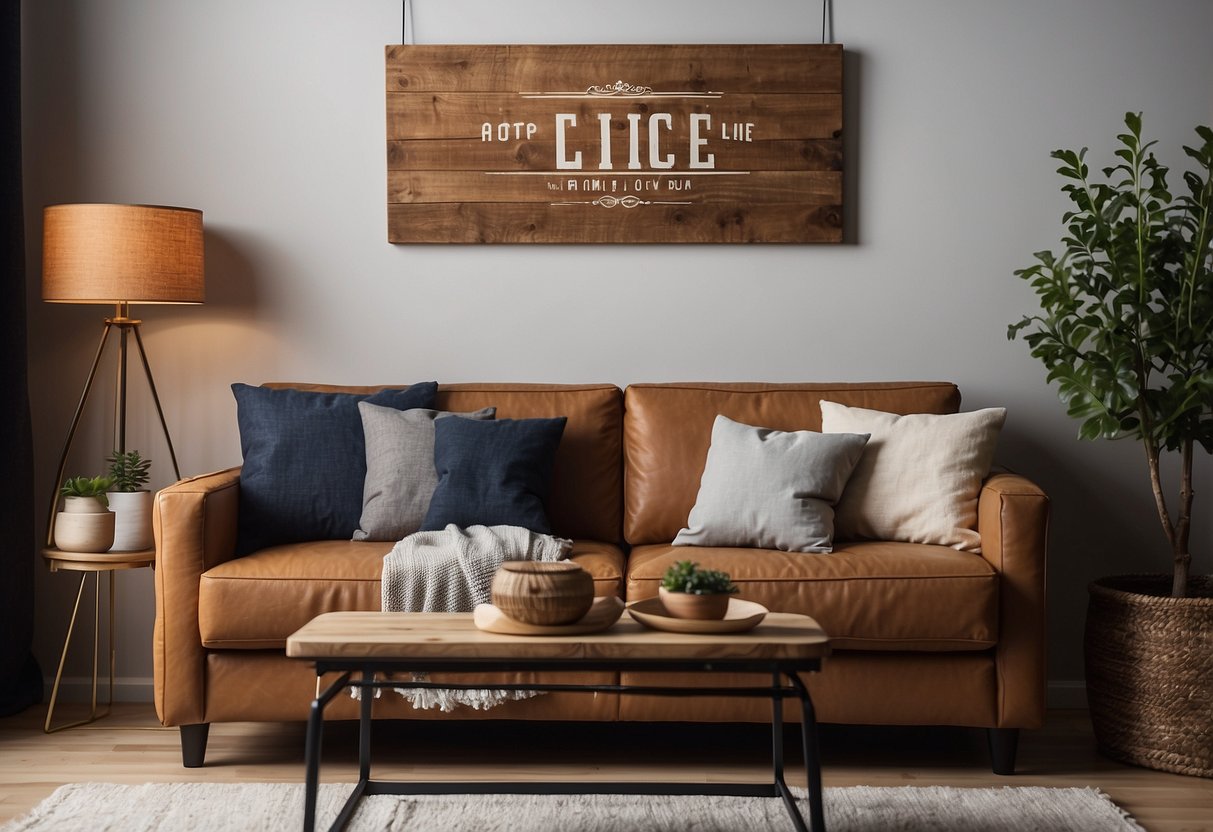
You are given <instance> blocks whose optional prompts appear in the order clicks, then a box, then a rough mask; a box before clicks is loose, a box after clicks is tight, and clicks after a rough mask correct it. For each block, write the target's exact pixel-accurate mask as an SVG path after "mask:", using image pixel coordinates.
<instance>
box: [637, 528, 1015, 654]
mask: <svg viewBox="0 0 1213 832" xmlns="http://www.w3.org/2000/svg"><path fill="white" fill-rule="evenodd" d="M681 560H692V561H695V562H697V563H698V564H699V565H700V566H703V567H706V568H708V569H720V570H723V571H726V572H728V573H729V575H730V576H731V577H732V579H733V582H734V583H735V584H737V588H738V589H739V590H740V592H739V594H738V597H741V598H745V599H746V600H748V601H756V602H758V603H759V604H762V605H763V606H764V607H766V608H767V609H769V610H772V611H777V612H795V613H800V614H802V615H811V616H812V617H813V618H815V619H816V620H817V623H818V624H820V625H821V626H822V628H823V629H824V630H825V631H826V632H827V633H829V634H830V643H831V644H832V645H833V647H834V649H836V650H934V651H940V650H942V651H949V650H988V649H989V648H991V647H993V646H994V645H995V644H996V643H997V641H998V573H997V572H995V571H994V569H993V567H991V566H990V564H989V562H987V561H986V560H985V559H984V558H982V556H981V555H977V554H973V553H971V552H958V551H956V550H955V549H949V548H946V547H943V546H923V545H921V544H916V543H875V542H864V543H852V544H842V545H841V547H840V548H837V549H835V550H834V552H833V553H832V554H809V553H805V552H780V551H776V550H774V549H723V548H721V549H717V548H710V547H699V546H668V545H655V546H637V547H636V548H635V549H633V550H632V555H631V557H630V558H629V560H628V579H627V597H628V600H629V601H638V600H640V599H643V598H651V597H652V596H654V595H656V594H657V588H658V587H659V586H660V585H661V577H662V575H664V574H665V571H666V570H667V569H668V568H669V567H670V566H672V565H673V564H674V563H675V562H677V561H681Z"/></svg>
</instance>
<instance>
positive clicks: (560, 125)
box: [556, 113, 581, 170]
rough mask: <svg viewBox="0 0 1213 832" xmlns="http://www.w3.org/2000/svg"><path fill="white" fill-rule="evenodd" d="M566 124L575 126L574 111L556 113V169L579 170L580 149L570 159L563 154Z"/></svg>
mask: <svg viewBox="0 0 1213 832" xmlns="http://www.w3.org/2000/svg"><path fill="white" fill-rule="evenodd" d="M566 125H567V126H568V127H576V126H577V114H576V113H557V114H556V170H581V151H580V150H578V151H577V152H575V153H574V154H573V158H572V159H569V158H567V156H566V155H565V150H564V130H565V126H566Z"/></svg>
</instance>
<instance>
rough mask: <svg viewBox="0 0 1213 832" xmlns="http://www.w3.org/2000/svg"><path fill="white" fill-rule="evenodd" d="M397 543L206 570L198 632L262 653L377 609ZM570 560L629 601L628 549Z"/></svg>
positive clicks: (261, 556)
mask: <svg viewBox="0 0 1213 832" xmlns="http://www.w3.org/2000/svg"><path fill="white" fill-rule="evenodd" d="M393 545H394V544H392V543H389V542H386V541H382V542H371V541H367V542H358V541H351V540H321V541H315V542H312V543H297V544H294V545H290V546H274V547H271V548H268V549H262V550H261V551H259V552H254V553H253V554H251V555H249V556H248V557H243V558H237V559H235V560H230V561H227V562H226V563H221V564H219V565H218V566H215V567H213V568H211V569H208V570H207V571H206V572H204V573H202V579H201V583H200V586H199V591H198V628H199V630H200V631H201V635H202V644H203V646H204V647H210V648H217V649H247V650H261V649H271V648H278V649H281V648H282V647H284V646H285V645H286V638H287V636H289V635H290V634H291V633H293V632H295V631H296V630H298V629H299V628H300V627H302V626H303V625H304V624H306V623H307V622H308V621H311V620H312V619H313V618H315V617H316V616H317V615H320V614H321V613H325V612H335V611H338V610H355V611H357V610H378V609H379V597H380V596H379V577H380V574H381V573H382V571H383V556H384V555H386V554H387V553H388V552H389V551H391V549H392V546H393ZM569 559H570V560H573V561H575V562H576V563H578V564H580V565H581V566H582V567H583V568H584V569H586V570H588V571H589V573H590V575H591V576H592V577H593V578H594V592H595V593H596V594H598V595H615V596H618V597H622V596H623V562H624V556H623V552H622V551H620V549H619V548H618V547H616V546H613V545H611V544H608V543H599V542H597V541H592V540H574V541H573V550H572V552H571V553H570V555H569Z"/></svg>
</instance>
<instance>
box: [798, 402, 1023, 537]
mask: <svg viewBox="0 0 1213 832" xmlns="http://www.w3.org/2000/svg"><path fill="white" fill-rule="evenodd" d="M1006 417H1007V411H1006V408H1002V407H991V408H986V409H984V410H977V411H974V412H972V413H953V414H948V415H943V416H938V415H930V414H925V413H913V414H909V415H906V416H898V415H897V414H895V413H884V412H882V411H879V410H865V409H863V408H860V407H847V406H846V405H842V404H838V403H836V402H827V401H823V402H822V403H821V430H822V433H869V434H871V435H872V438H871V439H870V440H868V444H867V447H866V448H865V449H864V453H863V457H862V458H860V460H859V464H858V465H856V466H855V471H854V472H853V473H852V474H851V479H850V480H849V481H848V482H847V487H846V489H845V490H844V491H843V493H842V498H841V499H840V500H839V501H838V505H837V506H835V509H834V512H835V518H834V530H835V537H836V538H837V539H857V538H867V539H872V540H898V541H905V542H907V543H929V544H935V545H938V546H950V547H952V548H953V549H960V550H962V551H968V552H980V551H981V538H980V537H979V536H978V534H977V497H978V494H979V493H980V491H981V482H982V480H983V479H984V478H985V476H986V475H987V474H988V473H989V470H990V466H991V465H992V464H993V462H994V447H995V445H997V443H998V433H999V431H1000V430H1001V429H1002V425H1003V422H1004V421H1006Z"/></svg>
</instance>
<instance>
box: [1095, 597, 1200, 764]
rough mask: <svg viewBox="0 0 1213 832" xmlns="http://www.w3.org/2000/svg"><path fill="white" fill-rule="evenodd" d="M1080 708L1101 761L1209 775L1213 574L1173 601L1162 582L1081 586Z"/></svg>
mask: <svg viewBox="0 0 1213 832" xmlns="http://www.w3.org/2000/svg"><path fill="white" fill-rule="evenodd" d="M1088 589H1089V591H1090V596H1091V601H1090V606H1089V607H1088V609H1087V628H1086V636H1085V639H1084V652H1085V655H1086V670H1087V702H1088V704H1089V706H1090V709H1091V723H1092V725H1093V726H1094V728H1095V740H1096V742H1097V743H1098V745H1099V750H1100V752H1101V753H1103V754H1105V755H1107V756H1108V757H1111V758H1113V759H1115V760H1120V761H1121V762H1125V763H1132V764H1133V765H1139V766H1144V767H1146V768H1153V769H1158V770H1160V771H1171V772H1175V773H1177V774H1189V775H1195V776H1197V777H1213V576H1201V577H1196V578H1192V579H1191V580H1190V582H1189V596H1190V597H1187V598H1171V597H1170V596H1169V593H1170V590H1171V577H1170V576H1169V575H1126V576H1122V577H1115V578H1104V579H1102V580H1099V581H1096V582H1095V583H1093V584H1091V585H1090V587H1089V588H1088Z"/></svg>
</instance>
